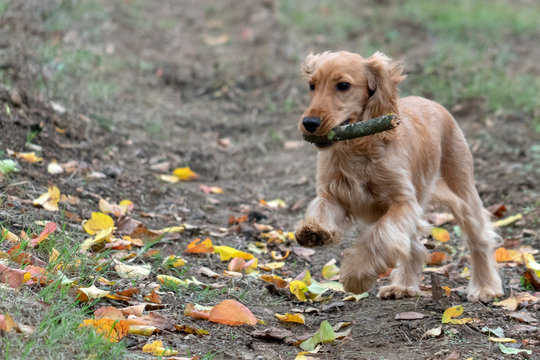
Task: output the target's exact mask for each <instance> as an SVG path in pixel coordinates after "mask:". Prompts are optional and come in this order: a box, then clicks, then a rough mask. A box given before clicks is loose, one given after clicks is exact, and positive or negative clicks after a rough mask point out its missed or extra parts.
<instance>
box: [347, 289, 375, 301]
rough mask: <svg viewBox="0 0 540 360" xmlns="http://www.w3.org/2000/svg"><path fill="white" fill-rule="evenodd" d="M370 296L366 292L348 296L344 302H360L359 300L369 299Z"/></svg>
mask: <svg viewBox="0 0 540 360" xmlns="http://www.w3.org/2000/svg"><path fill="white" fill-rule="evenodd" d="M368 296H369V293H368V292H367V291H366V292H363V293H361V294H352V295H348V296H346V297H344V298H343V301H359V300H362V299H365V298H367V297H368Z"/></svg>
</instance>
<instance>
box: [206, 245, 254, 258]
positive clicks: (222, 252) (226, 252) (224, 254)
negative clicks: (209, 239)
mask: <svg viewBox="0 0 540 360" xmlns="http://www.w3.org/2000/svg"><path fill="white" fill-rule="evenodd" d="M214 252H215V253H217V254H219V256H220V259H221V261H228V260H229V259H231V258H234V257H237V258H242V259H245V260H251V259H253V258H254V256H253V255H252V254H249V253H247V252H243V251H240V250H236V249H234V248H232V247H230V246H214Z"/></svg>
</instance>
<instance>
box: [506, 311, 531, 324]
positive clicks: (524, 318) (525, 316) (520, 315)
mask: <svg viewBox="0 0 540 360" xmlns="http://www.w3.org/2000/svg"><path fill="white" fill-rule="evenodd" d="M508 316H510V317H511V318H512V319H515V320H517V321H520V322H524V323H529V324H530V323H535V322H538V319H537V318H536V317H534V315H533V314H531V313H530V312H528V311H527V310H521V311H514V312H512V313H510V314H508Z"/></svg>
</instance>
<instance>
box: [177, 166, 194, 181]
mask: <svg viewBox="0 0 540 360" xmlns="http://www.w3.org/2000/svg"><path fill="white" fill-rule="evenodd" d="M173 175H174V176H176V177H177V178H178V179H179V180H195V179H197V178H198V177H199V175H197V174H195V173H194V172H193V171H192V170H191V169H190V168H189V167H183V168H177V169H175V170H174V171H173Z"/></svg>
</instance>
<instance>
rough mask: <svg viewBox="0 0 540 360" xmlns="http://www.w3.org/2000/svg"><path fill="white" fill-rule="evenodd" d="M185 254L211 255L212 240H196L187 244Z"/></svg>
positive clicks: (212, 249) (212, 248) (212, 250)
mask: <svg viewBox="0 0 540 360" xmlns="http://www.w3.org/2000/svg"><path fill="white" fill-rule="evenodd" d="M199 242H200V243H199ZM186 252H187V253H191V254H202V253H213V252H214V247H213V246H212V240H210V239H208V238H207V239H205V240H203V241H201V239H199V238H197V239H195V240H193V241H192V242H191V243H189V244H188V246H187V250H186Z"/></svg>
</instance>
